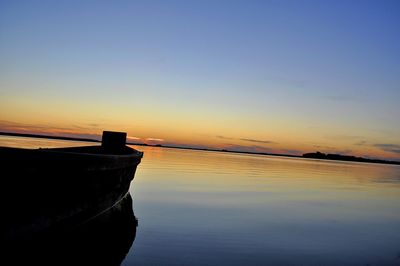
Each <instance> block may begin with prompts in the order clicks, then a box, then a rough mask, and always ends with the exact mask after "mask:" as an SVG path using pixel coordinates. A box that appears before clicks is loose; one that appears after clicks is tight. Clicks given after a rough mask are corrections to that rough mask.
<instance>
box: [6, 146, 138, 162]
mask: <svg viewBox="0 0 400 266" xmlns="http://www.w3.org/2000/svg"><path fill="white" fill-rule="evenodd" d="M74 148H101V146H77V147H63V148H38V149H31V148H16V147H4V146H0V151H1V150H15V151H21V152H22V151H28V152H40V153H47V154H52V153H53V154H63V155H76V156H85V157H102V158H114V159H117V158H130V157H137V158H143V152H141V151H138V150H136V149H133V148H130V147H128V148H129V149H131V150H132V153H128V154H112V153H111V154H105V153H89V152H77V151H66V150H67V149H74Z"/></svg>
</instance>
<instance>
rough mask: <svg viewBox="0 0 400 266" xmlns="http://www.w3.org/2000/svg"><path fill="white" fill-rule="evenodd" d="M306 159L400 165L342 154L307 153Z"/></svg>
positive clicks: (304, 155) (394, 162) (393, 162)
mask: <svg viewBox="0 0 400 266" xmlns="http://www.w3.org/2000/svg"><path fill="white" fill-rule="evenodd" d="M303 157H304V158H312V159H322V160H337V161H352V162H365V163H383V164H398V165H400V162H396V161H387V160H378V159H368V158H363V157H356V156H351V155H341V154H329V153H328V154H325V153H322V152H319V151H317V152H313V153H305V154H303Z"/></svg>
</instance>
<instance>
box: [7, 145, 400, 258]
mask: <svg viewBox="0 0 400 266" xmlns="http://www.w3.org/2000/svg"><path fill="white" fill-rule="evenodd" d="M22 140H24V142H25V144H24V145H25V146H26V145H28V146H30V147H38V146H40V147H54V146H71V145H82V144H84V145H86V143H81V142H76V143H73V142H69V141H57V140H50V141H48V140H32V139H26V138H24V139H22V138H12V137H0V145H8V146H15V144H17V143H19V144H21V141H22ZM7 143H8V144H7ZM10 144H13V145H10ZM89 145H94V144H93V143H89ZM137 149H139V150H141V151H144V158H143V160H142V163H141V164H140V165H139V167H138V170H137V172H136V176H135V179H134V181H133V183H132V184H133V186H132V187H131V193H132V195H133V198H134V211H135V214H136V216H137V217H138V219H139V227H138V230H137V236H136V240H135V243H134V244H133V246H132V248H131V250H130V252H129V254H128V255H127V257H126V259H125V261H124V262H123V265H165V264H170V265H221V264H225V265H367V264H370V265H399V264H400V182H399V181H400V167H399V166H391V165H379V164H365V163H352V162H332V161H317V160H308V159H298V158H280V157H268V156H254V155H240V154H229V153H216V152H204V151H190V150H176V149H163V148H153V147H137Z"/></svg>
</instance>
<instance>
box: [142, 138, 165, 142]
mask: <svg viewBox="0 0 400 266" xmlns="http://www.w3.org/2000/svg"><path fill="white" fill-rule="evenodd" d="M146 140H147V141H161V142H162V141H164V139H158V138H146Z"/></svg>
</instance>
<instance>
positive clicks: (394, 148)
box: [374, 143, 400, 154]
mask: <svg viewBox="0 0 400 266" xmlns="http://www.w3.org/2000/svg"><path fill="white" fill-rule="evenodd" d="M374 146H375V147H378V148H380V149H381V150H383V151H387V152H393V153H398V154H400V145H399V144H390V143H384V144H382V143H379V144H375V145H374Z"/></svg>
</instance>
